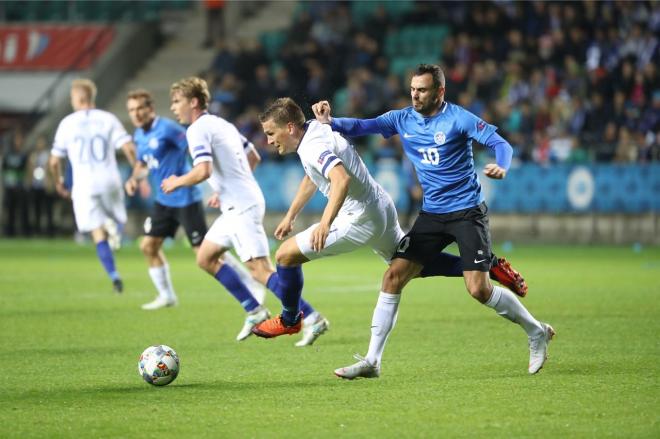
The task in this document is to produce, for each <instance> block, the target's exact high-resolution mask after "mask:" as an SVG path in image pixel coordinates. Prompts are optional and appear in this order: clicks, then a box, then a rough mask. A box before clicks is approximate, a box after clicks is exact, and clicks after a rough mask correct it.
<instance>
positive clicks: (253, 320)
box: [236, 307, 270, 341]
mask: <svg viewBox="0 0 660 439" xmlns="http://www.w3.org/2000/svg"><path fill="white" fill-rule="evenodd" d="M269 318H270V311H268V309H267V308H264V307H259V308H257V310H255V311H253V312H251V313H248V315H247V316H246V317H245V323H244V324H243V328H242V329H241V332H239V333H238V335H237V336H236V341H242V340H245V339H246V338H248V337H249V336H250V335H252V328H254V327H255V326H257V325H258V324H259V323H261V322H263V321H264V320H268V319H269Z"/></svg>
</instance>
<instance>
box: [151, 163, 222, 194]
mask: <svg viewBox="0 0 660 439" xmlns="http://www.w3.org/2000/svg"><path fill="white" fill-rule="evenodd" d="M211 172H212V168H211V162H210V161H209V162H200V163H198V164H196V165H195V166H193V168H192V169H191V170H190V172H188V173H187V174H185V175H181V176H179V177H177V176H176V175H170V176H169V177H167V178H166V179H165V180H163V182H162V183H161V184H160V187H161V189H162V190H163V192H165V193H166V194H169V193H172V192H173V191H174V190H176V189H178V188H180V187H182V186H194V185H196V184H197V183H201V182H202V181H204V180H207V179H208V178H209V177H210V176H211Z"/></svg>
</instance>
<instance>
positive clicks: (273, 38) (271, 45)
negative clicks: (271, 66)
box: [259, 31, 287, 60]
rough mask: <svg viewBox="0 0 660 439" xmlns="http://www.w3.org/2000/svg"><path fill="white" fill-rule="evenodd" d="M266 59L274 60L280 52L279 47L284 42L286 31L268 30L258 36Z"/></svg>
mask: <svg viewBox="0 0 660 439" xmlns="http://www.w3.org/2000/svg"><path fill="white" fill-rule="evenodd" d="M259 39H260V41H261V45H262V46H263V47H264V51H265V52H266V55H267V56H268V59H270V60H275V59H276V58H277V55H278V54H279V52H280V49H281V48H282V46H283V45H284V43H286V39H287V33H286V31H270V32H264V33H262V34H261V37H260V38H259Z"/></svg>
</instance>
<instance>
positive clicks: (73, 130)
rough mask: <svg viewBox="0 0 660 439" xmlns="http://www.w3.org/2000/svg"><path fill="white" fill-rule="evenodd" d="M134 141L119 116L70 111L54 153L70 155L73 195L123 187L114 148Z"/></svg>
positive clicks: (61, 125)
mask: <svg viewBox="0 0 660 439" xmlns="http://www.w3.org/2000/svg"><path fill="white" fill-rule="evenodd" d="M129 141H131V136H130V135H129V134H128V133H127V132H126V130H125V129H124V127H123V126H122V124H121V122H119V119H117V117H116V116H115V115H114V114H112V113H109V112H107V111H103V110H98V109H91V110H79V111H76V112H75V113H71V114H70V115H68V116H67V117H65V118H64V119H62V121H61V122H60V124H59V126H58V127H57V132H56V133H55V140H54V142H53V149H52V150H51V153H52V154H53V155H54V156H56V157H62V158H63V157H68V158H69V161H70V162H71V167H72V170H73V188H72V193H71V196H72V197H74V198H75V197H79V196H92V195H98V194H101V193H105V192H108V191H109V190H113V189H116V188H118V187H119V188H121V186H122V184H121V177H120V175H119V170H118V169H117V159H116V157H115V151H116V150H117V149H119V148H121V147H122V146H123V145H124V144H126V143H127V142H129Z"/></svg>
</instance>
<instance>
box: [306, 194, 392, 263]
mask: <svg viewBox="0 0 660 439" xmlns="http://www.w3.org/2000/svg"><path fill="white" fill-rule="evenodd" d="M317 226H318V223H316V224H314V225H312V226H310V227H309V228H307V229H306V230H303V231H302V232H300V233H298V234H297V235H296V244H298V248H300V251H301V253H302V254H303V255H305V257H307V258H308V259H309V260H313V259H319V258H323V257H326V256H335V255H340V254H342V253H349V252H352V251H354V250H357V249H358V248H360V247H364V246H368V247H371V248H372V249H373V251H374V252H376V253H377V254H378V255H379V256H380V257H381V258H383V259H384V260H385V262H388V263H389V262H390V260H391V258H392V255H394V251H395V250H396V247H397V245H398V244H399V241H400V240H401V239H402V238H403V236H404V233H403V230H401V226H400V225H399V218H398V215H397V213H396V208H395V207H394V202H393V201H392V198H391V197H390V196H389V194H386V193H383V194H382V196H381V197H380V198H379V199H378V202H377V203H372V204H369V205H367V206H366V208H365V210H364V212H357V213H351V212H340V213H339V214H338V215H337V217H336V218H335V220H334V221H333V222H332V225H331V226H330V233H329V234H328V238H327V239H326V241H325V247H324V248H323V250H321V251H320V252H315V251H314V250H312V245H311V242H310V237H311V235H312V231H314V229H316V227H317Z"/></svg>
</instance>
